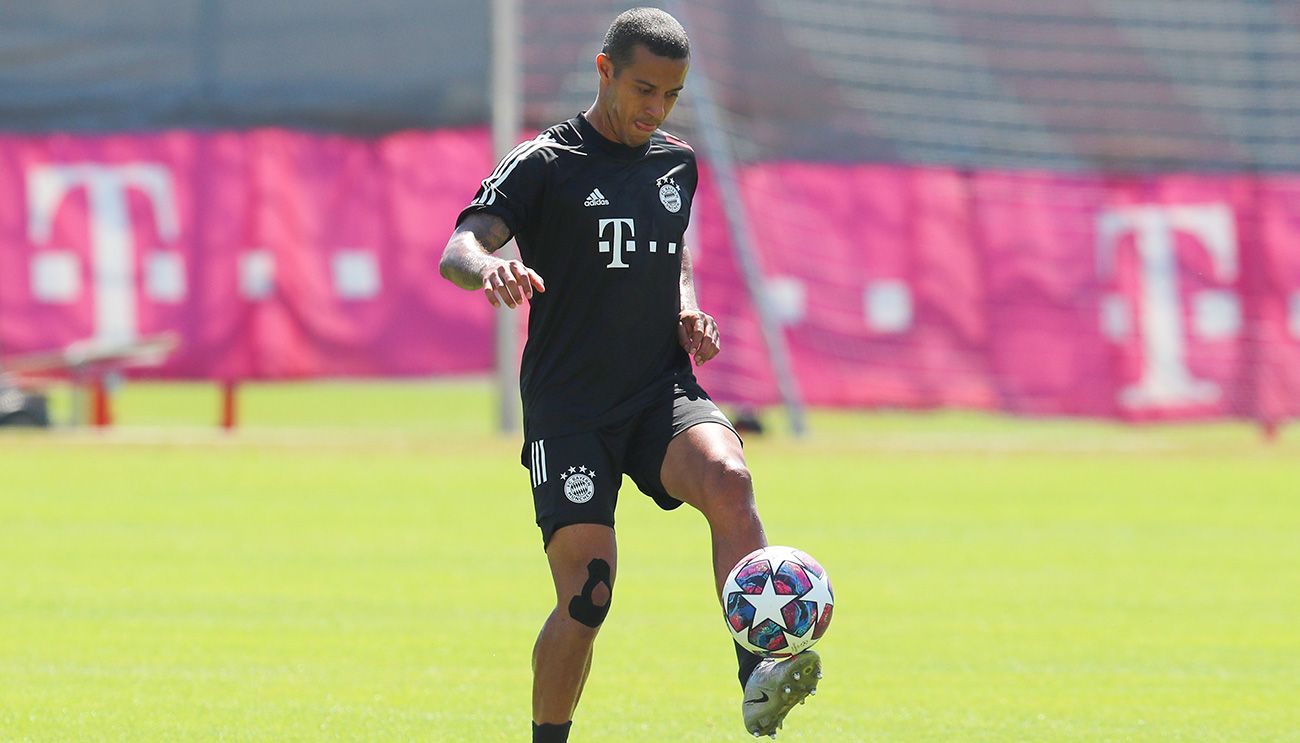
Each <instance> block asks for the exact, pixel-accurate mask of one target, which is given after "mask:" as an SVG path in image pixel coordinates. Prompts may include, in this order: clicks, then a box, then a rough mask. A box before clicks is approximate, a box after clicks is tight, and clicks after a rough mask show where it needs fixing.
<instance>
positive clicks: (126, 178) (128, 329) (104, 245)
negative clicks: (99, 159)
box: [27, 163, 180, 343]
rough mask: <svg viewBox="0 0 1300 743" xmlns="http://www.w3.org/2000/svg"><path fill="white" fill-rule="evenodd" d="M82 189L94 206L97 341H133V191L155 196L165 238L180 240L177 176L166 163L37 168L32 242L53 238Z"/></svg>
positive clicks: (31, 192)
mask: <svg viewBox="0 0 1300 743" xmlns="http://www.w3.org/2000/svg"><path fill="white" fill-rule="evenodd" d="M79 187H85V189H86V200H87V203H88V204H89V206H90V249H91V259H92V266H93V269H92V271H91V274H92V276H93V280H92V283H93V285H94V291H95V296H94V307H95V340H96V341H99V342H105V343H124V342H130V341H132V340H134V339H135V338H136V336H137V334H138V331H139V328H138V326H137V322H136V301H137V298H136V290H135V287H136V261H135V246H134V245H133V240H132V233H131V214H130V210H129V209H128V206H127V199H126V194H127V189H129V188H136V189H139V190H140V191H142V192H143V193H144V194H145V195H146V196H147V197H148V198H149V203H150V204H151V205H152V206H153V208H154V211H155V214H156V215H157V220H158V232H159V237H161V238H162V239H163V240H164V241H167V242H172V241H175V240H176V239H177V238H178V237H180V219H179V217H178V215H177V210H176V198H175V191H174V189H173V188H172V180H171V174H170V173H169V172H168V171H167V168H166V167H165V166H163V165H158V164H152V163H125V164H122V165H100V164H95V163H78V164H73V165H39V166H36V167H35V168H33V169H32V170H31V172H29V173H28V178H27V233H28V236H29V238H30V239H31V240H32V242H34V243H45V242H48V241H49V239H50V236H51V235H52V234H53V229H54V217H55V215H56V214H58V211H59V205H60V204H62V203H63V200H64V198H65V197H66V196H67V195H68V194H69V193H70V192H71V191H73V190H74V189H76V188H79ZM173 273H174V270H173Z"/></svg>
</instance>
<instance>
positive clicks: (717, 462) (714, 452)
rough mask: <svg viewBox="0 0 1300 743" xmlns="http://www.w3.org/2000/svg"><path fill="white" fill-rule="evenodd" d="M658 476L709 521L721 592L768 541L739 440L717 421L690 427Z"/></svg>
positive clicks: (670, 448)
mask: <svg viewBox="0 0 1300 743" xmlns="http://www.w3.org/2000/svg"><path fill="white" fill-rule="evenodd" d="M659 479H660V480H661V481H662V482H663V484H664V488H666V489H667V490H668V494H669V495H671V496H673V497H674V498H677V499H678V500H680V501H682V502H684V503H689V504H690V505H692V506H694V507H695V508H696V509H698V510H699V511H700V512H701V513H703V514H704V518H705V519H706V520H707V521H708V522H709V532H710V535H711V536H712V542H713V577H714V582H715V586H714V587H715V589H716V591H717V595H718V596H719V597H721V595H722V583H723V581H725V580H726V579H727V573H729V572H731V568H733V567H734V566H735V565H736V563H737V562H738V561H739V560H740V558H742V557H744V556H745V555H747V554H749V553H750V552H753V551H754V550H756V549H758V548H759V547H766V546H767V535H766V534H764V532H763V523H762V521H760V520H759V518H758V509H757V507H756V506H755V504H754V487H753V483H752V481H751V479H750V476H749V468H748V467H746V466H745V455H744V452H743V451H742V450H741V448H740V440H739V439H737V438H736V434H734V433H732V432H731V429H729V428H727V427H726V426H723V425H721V424H718V423H701V424H699V425H696V426H692V427H691V428H688V429H686V430H685V431H683V432H682V433H681V434H679V435H678V436H677V437H676V438H674V439H673V440H672V441H671V442H670V443H669V444H668V451H667V453H666V454H665V455H664V463H663V466H662V469H661V470H660V474H659Z"/></svg>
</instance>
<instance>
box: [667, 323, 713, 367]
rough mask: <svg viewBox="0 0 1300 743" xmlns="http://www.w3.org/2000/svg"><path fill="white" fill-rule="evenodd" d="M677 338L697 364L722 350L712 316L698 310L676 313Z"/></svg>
mask: <svg viewBox="0 0 1300 743" xmlns="http://www.w3.org/2000/svg"><path fill="white" fill-rule="evenodd" d="M677 340H678V342H679V343H681V344H682V348H684V349H686V353H688V354H690V355H691V356H693V357H694V358H695V364H696V365H697V366H698V365H700V364H703V363H704V362H706V361H708V360H709V359H711V358H713V357H714V356H717V355H718V351H720V350H722V344H721V341H719V339H718V324H717V323H716V322H714V321H713V316H712V315H708V314H705V313H703V312H700V311H699V310H682V311H681V313H680V314H678V315H677Z"/></svg>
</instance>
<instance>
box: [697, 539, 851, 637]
mask: <svg viewBox="0 0 1300 743" xmlns="http://www.w3.org/2000/svg"><path fill="white" fill-rule="evenodd" d="M722 601H723V606H724V612H725V615H726V620H727V628H728V629H730V630H731V636H732V637H734V638H736V642H738V643H740V646H741V647H742V648H744V649H746V650H748V651H749V652H751V653H754V654H756V655H761V656H763V657H765V658H785V657H789V656H792V655H797V654H799V653H802V652H803V651H805V650H807V649H808V648H810V647H812V646H813V643H815V642H817V641H818V640H820V639H821V637H822V635H824V634H826V628H827V627H828V626H830V623H831V610H832V609H833V608H834V605H835V595H834V593H832V592H831V581H830V578H829V577H827V575H826V570H825V569H824V568H822V566H821V564H820V563H818V562H817V561H816V560H814V559H813V558H812V556H811V555H809V554H808V553H807V552H801V551H799V550H797V549H795V548H793V547H763V548H762V549H757V550H754V551H753V552H750V553H749V554H748V555H745V556H744V557H742V558H740V562H738V563H736V567H734V568H732V569H731V573H730V574H728V575H727V582H726V583H724V584H723V585H722Z"/></svg>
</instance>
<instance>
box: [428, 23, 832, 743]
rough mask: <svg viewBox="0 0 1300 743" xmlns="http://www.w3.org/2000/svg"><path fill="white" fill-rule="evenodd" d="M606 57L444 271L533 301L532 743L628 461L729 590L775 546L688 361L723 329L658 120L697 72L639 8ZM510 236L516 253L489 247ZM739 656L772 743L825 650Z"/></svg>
mask: <svg viewBox="0 0 1300 743" xmlns="http://www.w3.org/2000/svg"><path fill="white" fill-rule="evenodd" d="M595 61H596V72H597V74H598V75H599V89H598V92H597V94H596V101H595V103H593V104H592V105H591V107H590V108H588V109H587V110H586V111H585V112H583V113H580V114H578V115H576V116H574V117H573V118H572V119H569V120H568V121H565V122H563V123H560V124H557V125H555V126H553V127H551V128H550V129H547V130H546V131H544V132H542V133H541V135H539V136H538V137H537V138H536V139H533V140H531V141H529V142H525V143H523V144H521V145H519V146H518V147H516V148H515V149H514V150H513V151H511V152H510V153H509V154H508V155H506V157H505V158H504V159H503V160H501V162H500V163H499V164H498V165H497V167H496V169H495V170H494V171H492V173H491V174H490V175H489V176H488V177H487V178H486V179H485V180H484V181H483V184H482V187H481V188H480V189H479V191H478V193H477V195H476V196H475V198H474V200H473V201H472V202H470V204H469V206H467V207H466V208H465V210H464V211H462V212H461V214H460V217H459V219H458V222H457V226H456V229H455V232H454V233H453V234H452V236H451V239H450V240H449V241H448V243H447V247H446V249H445V251H444V253H443V257H442V262H441V266H440V270H441V273H442V275H443V276H444V277H446V278H447V279H449V280H451V281H452V282H454V283H455V284H456V285H457V286H460V287H462V288H464V289H469V290H475V291H481V292H483V294H484V296H485V297H486V299H487V301H488V302H490V303H491V304H492V306H493V307H499V306H501V305H505V306H506V307H510V308H516V307H519V306H521V305H522V304H523V303H525V302H527V303H529V304H530V312H529V317H528V342H527V344H526V346H525V348H524V354H523V360H522V368H521V373H520V391H521V394H522V398H523V406H524V438H525V443H524V446H523V448H522V452H521V459H522V463H523V465H524V466H526V467H528V469H529V473H530V476H531V484H532V491H533V505H534V508H535V511H536V516H537V525H538V526H539V527H540V528H541V532H542V542H543V545H544V548H545V551H546V557H547V560H548V562H549V564H550V569H551V575H552V578H553V580H554V583H555V597H556V605H555V608H554V610H553V611H552V612H551V614H550V616H549V617H548V618H547V620H546V622H545V624H544V625H543V627H542V630H541V634H540V635H539V636H538V638H537V644H536V646H535V647H534V649H533V740H534V741H535V742H544V743H553V742H555V741H566V740H568V735H569V729H570V726H571V724H572V719H573V713H574V710H575V709H576V707H577V703H578V698H579V696H580V695H581V693H582V688H583V684H584V683H585V681H586V679H587V674H588V671H589V670H590V669H591V662H592V648H593V645H594V643H595V639H596V635H597V633H598V632H599V631H600V627H601V624H602V623H603V622H604V621H605V616H606V613H607V612H608V611H609V608H610V603H611V599H612V597H613V588H614V579H615V575H616V572H617V571H616V567H617V561H616V548H615V538H614V506H615V502H616V500H617V498H618V490H619V485H620V483H621V481H622V478H623V475H624V474H627V475H629V476H630V477H631V478H632V480H633V481H634V482H635V483H636V485H637V487H638V488H639V489H640V490H641V492H643V493H645V494H646V495H647V496H649V497H650V498H652V499H654V501H655V503H657V504H658V505H659V507H661V508H663V509H665V510H669V509H673V508H677V507H678V506H680V505H681V504H682V503H688V504H690V505H691V506H693V507H694V508H696V509H697V510H699V511H700V512H701V513H703V514H704V517H705V519H706V520H707V521H708V524H709V528H710V532H711V535H712V544H713V572H714V576H715V580H716V584H717V589H718V592H719V595H721V592H722V583H723V581H724V580H725V579H726V576H727V574H728V572H730V570H731V567H732V566H733V565H734V564H735V563H736V562H737V561H738V560H739V559H740V558H741V557H743V556H745V555H746V554H748V553H749V552H751V551H753V550H755V549H757V548H759V547H762V546H765V545H766V544H767V539H766V536H765V535H764V532H763V525H762V522H761V521H760V520H759V516H758V512H757V510H756V508H755V504H754V492H753V488H752V485H751V482H750V474H749V470H748V469H747V468H746V465H745V457H744V455H743V453H742V451H741V441H740V437H739V435H738V434H737V433H736V432H735V429H734V428H733V427H732V425H731V423H730V421H728V420H727V417H726V416H725V415H724V414H723V413H722V412H721V411H720V410H718V408H717V406H716V405H714V404H713V402H712V401H711V400H710V399H709V396H708V395H707V394H706V393H705V392H704V390H703V389H701V388H700V386H699V384H697V383H696V380H695V376H694V374H693V373H692V370H691V359H692V358H693V359H694V361H695V363H696V364H703V363H705V362H707V361H708V360H709V359H712V358H713V357H714V356H716V355H717V354H718V350H719V340H718V326H717V323H716V322H715V321H714V319H713V318H712V317H711V316H709V315H708V314H707V313H705V312H703V311H701V310H700V308H699V306H698V305H697V303H696V298H695V285H694V279H693V274H692V271H691V258H690V252H689V251H688V250H687V246H686V242H685V240H684V235H685V234H686V225H687V223H688V222H689V220H690V215H691V202H692V199H693V197H694V195H695V187H696V181H697V178H698V173H697V172H696V166H695V153H694V152H693V151H692V150H691V148H690V146H689V145H687V144H686V143H685V142H683V141H682V140H681V139H678V138H677V137H674V136H672V135H670V134H667V133H665V132H663V131H660V129H659V127H660V125H661V124H663V122H664V120H665V119H666V118H667V117H668V114H669V113H670V112H671V111H672V109H673V106H674V105H675V104H676V103H677V99H678V96H680V95H681V92H682V88H683V86H684V84H685V82H686V70H687V66H688V64H689V62H690V44H689V41H688V40H687V37H686V32H685V30H684V29H683V28H682V26H681V24H680V23H678V22H677V20H676V19H674V18H673V17H672V16H670V15H668V14H667V13H665V12H663V11H661V10H656V9H653V8H635V9H633V10H629V11H627V12H625V13H623V14H621V15H619V16H618V18H616V19H615V20H614V22H613V24H612V25H611V26H610V27H609V31H608V33H607V34H606V35H605V41H604V46H603V48H602V49H601V52H600V54H598V55H597V56H596V60H595ZM511 236H513V237H514V238H515V242H516V244H517V245H518V246H519V254H520V257H521V259H522V260H504V259H502V258H500V257H497V256H495V255H493V253H494V252H495V251H496V250H497V249H498V248H500V247H501V246H502V245H504V244H505V243H506V242H507V241H508V240H509V239H510V238H511ZM736 656H737V659H738V661H739V664H740V682H741V685H742V688H743V690H744V694H743V699H744V701H743V703H742V711H743V718H744V722H745V727H746V729H747V730H748V731H750V732H751V733H753V734H755V735H760V734H765V735H772V736H773V737H775V733H776V729H777V728H778V727H780V726H781V723H782V721H783V720H784V718H785V716H786V714H787V713H788V712H789V711H790V709H791V708H792V707H793V706H794V705H795V704H797V703H799V702H802V701H803V700H804V698H805V697H806V696H808V694H810V693H812V692H813V691H815V685H816V680H817V678H820V676H821V673H820V667H821V666H820V659H818V657H817V655H816V654H815V653H813V652H805V653H803V654H801V655H800V656H798V658H797V659H796V660H794V661H788V662H782V663H778V662H776V661H772V660H763V661H761V662H760V660H759V658H758V657H757V656H754V655H751V654H750V653H748V652H747V651H745V650H743V649H741V647H740V646H739V645H736Z"/></svg>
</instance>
